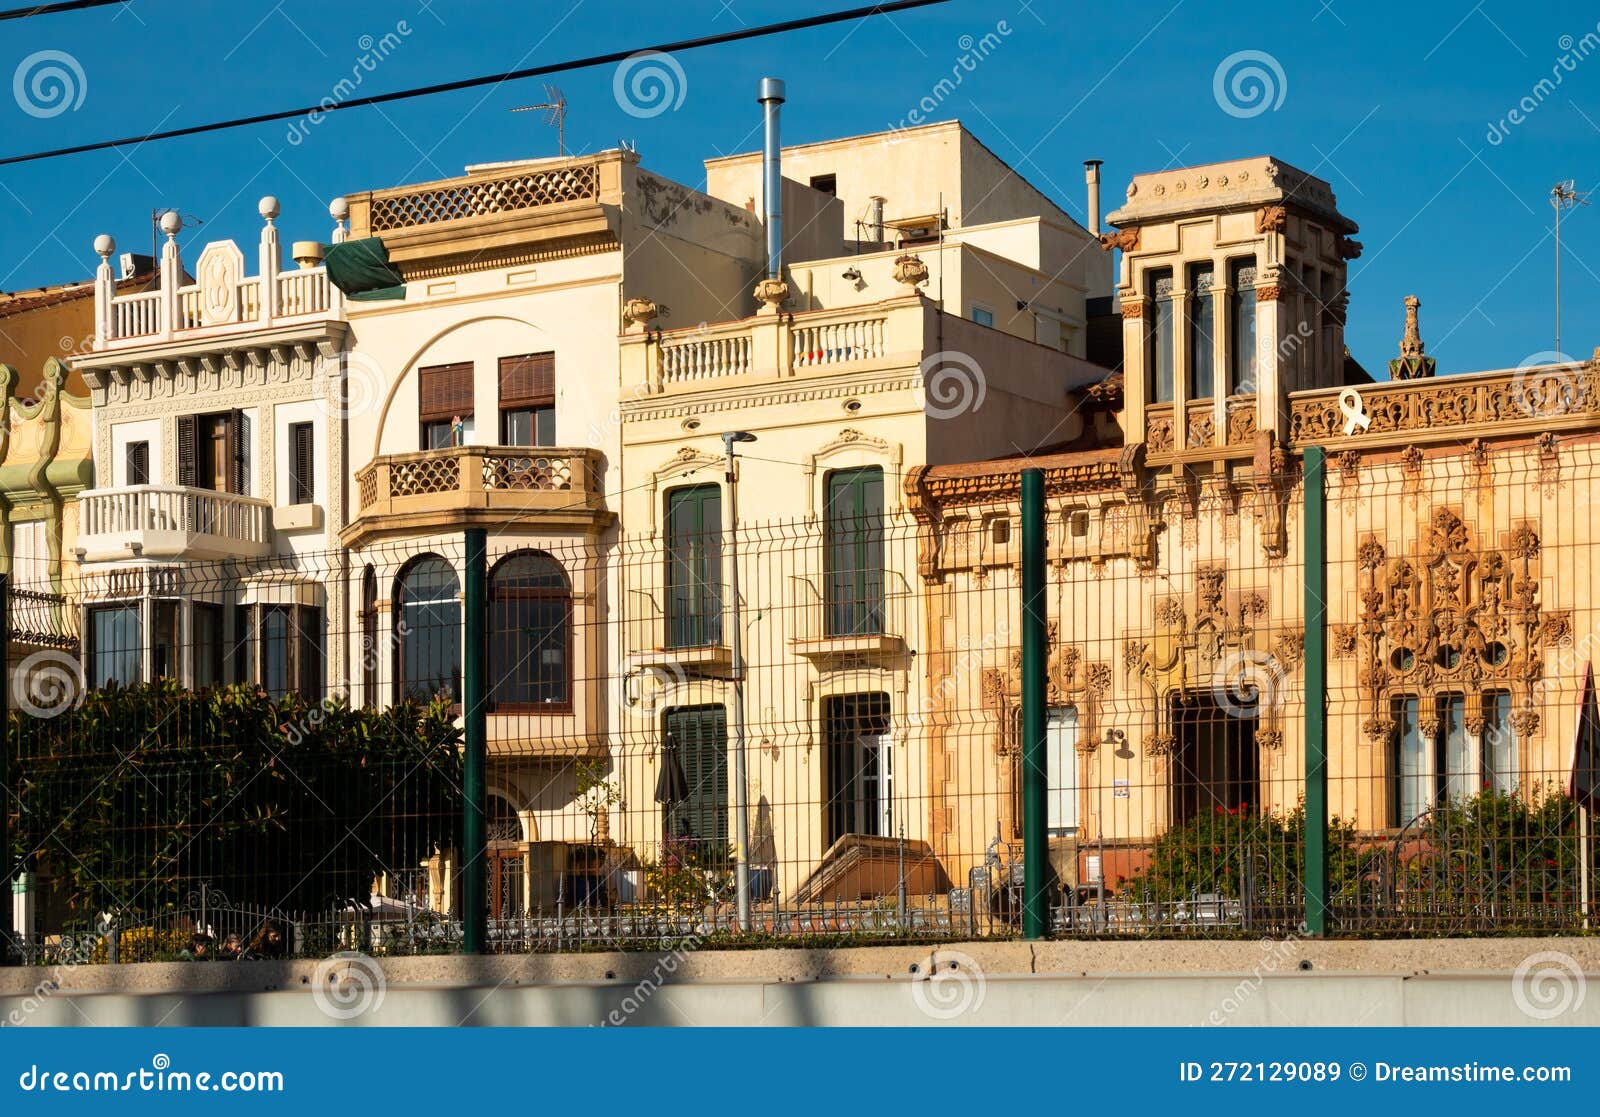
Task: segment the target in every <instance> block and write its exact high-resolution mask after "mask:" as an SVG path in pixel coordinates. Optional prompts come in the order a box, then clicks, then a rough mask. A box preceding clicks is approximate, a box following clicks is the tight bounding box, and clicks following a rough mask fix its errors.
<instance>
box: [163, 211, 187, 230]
mask: <svg viewBox="0 0 1600 1117" xmlns="http://www.w3.org/2000/svg"><path fill="white" fill-rule="evenodd" d="M182 229H183V215H182V214H181V213H179V212H178V211H177V210H175V209H169V210H167V212H166V213H163V214H162V215H161V231H162V232H163V233H165V234H167V236H169V237H175V236H177V235H178V233H179V232H180V231H181V230H182Z"/></svg>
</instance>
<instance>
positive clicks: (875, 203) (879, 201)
mask: <svg viewBox="0 0 1600 1117" xmlns="http://www.w3.org/2000/svg"><path fill="white" fill-rule="evenodd" d="M886 201H888V199H887V198H885V197H884V196H883V195H881V194H874V195H873V196H872V239H873V240H874V241H875V242H876V243H878V244H882V243H883V204H884V202H886Z"/></svg>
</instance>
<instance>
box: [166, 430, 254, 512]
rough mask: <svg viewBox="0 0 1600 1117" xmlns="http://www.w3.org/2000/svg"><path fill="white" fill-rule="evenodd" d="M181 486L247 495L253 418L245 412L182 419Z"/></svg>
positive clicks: (179, 456)
mask: <svg viewBox="0 0 1600 1117" xmlns="http://www.w3.org/2000/svg"><path fill="white" fill-rule="evenodd" d="M178 484H180V485H182V486H183V487H184V488H188V489H207V490H210V491H212V492H219V493H237V494H238V495H240V496H244V495H247V494H248V493H249V491H250V417H249V416H248V415H246V414H245V413H244V412H243V411H222V412H216V413H213V414H209V415H180V416H178Z"/></svg>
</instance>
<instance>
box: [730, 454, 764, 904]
mask: <svg viewBox="0 0 1600 1117" xmlns="http://www.w3.org/2000/svg"><path fill="white" fill-rule="evenodd" d="M755 440H756V436H755V435H753V434H751V433H750V432H749V431H728V432H726V433H724V434H723V436H722V445H723V447H724V449H725V450H726V451H727V473H726V475H725V476H726V480H727V482H728V592H729V594H730V597H731V600H732V603H733V617H732V628H733V631H732V633H731V634H730V636H729V639H730V641H731V643H730V645H729V650H730V651H731V652H732V653H733V830H734V836H733V842H734V845H733V854H734V873H735V876H734V882H735V883H734V889H735V891H734V895H735V898H736V900H735V902H736V906H737V914H738V919H739V930H740V931H741V932H744V931H748V930H750V850H749V844H750V802H749V799H750V792H749V785H748V782H747V777H746V773H745V755H744V609H743V607H742V605H741V603H740V600H739V491H738V482H737V480H736V479H735V476H734V468H733V444H734V443H736V442H754V441H755Z"/></svg>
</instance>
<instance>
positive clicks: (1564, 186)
mask: <svg viewBox="0 0 1600 1117" xmlns="http://www.w3.org/2000/svg"><path fill="white" fill-rule="evenodd" d="M1589 194H1590V191H1588V190H1585V191H1583V192H1582V193H1580V192H1578V191H1577V190H1574V189H1573V180H1572V179H1570V178H1569V179H1567V181H1565V182H1558V183H1556V184H1555V185H1554V186H1552V187H1551V188H1550V204H1551V206H1553V207H1554V208H1555V211H1556V354H1557V357H1556V359H1557V360H1560V359H1561V357H1560V353H1561V351H1562V350H1561V215H1562V214H1563V213H1564V212H1566V211H1567V210H1569V209H1571V208H1572V207H1573V206H1586V205H1588V204H1589Z"/></svg>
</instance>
